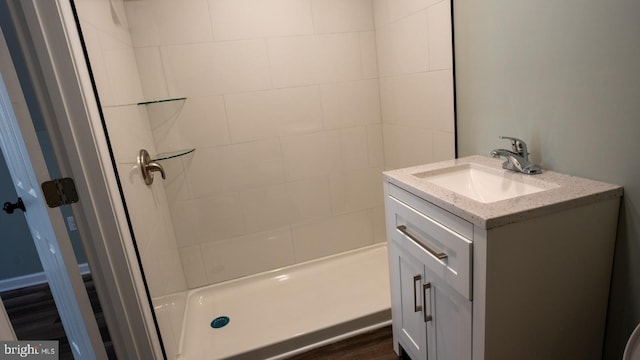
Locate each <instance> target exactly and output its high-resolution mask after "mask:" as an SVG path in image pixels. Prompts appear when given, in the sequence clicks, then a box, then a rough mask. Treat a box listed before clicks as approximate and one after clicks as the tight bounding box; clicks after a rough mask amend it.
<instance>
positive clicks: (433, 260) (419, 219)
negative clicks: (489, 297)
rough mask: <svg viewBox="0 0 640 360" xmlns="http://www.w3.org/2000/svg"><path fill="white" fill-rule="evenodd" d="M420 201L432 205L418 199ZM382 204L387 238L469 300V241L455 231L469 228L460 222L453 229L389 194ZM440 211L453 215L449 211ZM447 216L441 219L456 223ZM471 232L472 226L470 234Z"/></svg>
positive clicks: (470, 253)
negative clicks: (458, 226) (387, 218)
mask: <svg viewBox="0 0 640 360" xmlns="http://www.w3.org/2000/svg"><path fill="white" fill-rule="evenodd" d="M418 199H419V198H418ZM420 201H422V202H425V203H426V204H427V205H429V206H433V205H431V204H429V203H427V202H426V201H424V200H422V199H420ZM386 208H387V216H388V217H389V218H390V220H391V221H389V222H388V225H389V226H390V227H391V228H390V229H389V234H390V236H391V239H390V241H394V242H395V244H396V245H397V246H399V247H401V248H402V249H404V250H405V251H407V252H409V253H410V254H412V255H413V256H415V257H416V258H417V259H418V260H420V261H421V262H422V263H424V265H425V267H426V268H427V271H429V273H430V274H431V275H433V276H437V277H438V278H440V279H442V280H443V281H444V282H445V283H447V284H449V285H450V286H451V287H452V288H454V289H455V290H456V291H458V292H459V293H460V294H461V295H463V296H464V297H465V298H467V299H469V300H471V298H472V288H471V286H472V275H471V269H472V267H471V265H472V255H473V254H472V250H473V243H472V241H471V239H468V238H466V237H465V236H462V235H461V234H460V232H459V231H461V232H463V233H469V231H468V230H469V229H467V228H465V227H464V225H463V227H462V228H458V229H457V230H458V231H454V230H453V229H451V228H449V227H448V226H445V225H443V224H442V221H436V220H435V219H433V218H431V217H430V216H427V215H426V214H424V213H422V212H421V211H418V210H417V209H415V208H414V207H412V206H408V205H407V204H405V203H404V202H401V201H400V200H398V199H397V198H395V197H393V196H387V198H386ZM438 209H439V208H438ZM439 210H441V211H443V210H442V209H439ZM445 213H446V212H445ZM447 214H448V215H447ZM441 215H447V216H449V217H455V215H453V214H450V213H446V214H441ZM438 220H441V219H438ZM449 220H450V221H445V222H447V223H457V220H456V219H455V218H451V219H449ZM460 220H462V219H460ZM462 221H464V220H462ZM472 234H473V227H471V232H470V236H472Z"/></svg>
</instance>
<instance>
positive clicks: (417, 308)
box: [413, 275, 422, 312]
mask: <svg viewBox="0 0 640 360" xmlns="http://www.w3.org/2000/svg"><path fill="white" fill-rule="evenodd" d="M420 280H422V276H421V275H416V276H414V277H413V311H414V312H420V311H422V306H420V305H418V301H417V300H416V298H417V294H416V283H417V282H418V281H420Z"/></svg>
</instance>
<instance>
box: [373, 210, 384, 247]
mask: <svg viewBox="0 0 640 360" xmlns="http://www.w3.org/2000/svg"><path fill="white" fill-rule="evenodd" d="M371 214H372V218H373V242H375V243H383V242H386V241H387V228H386V221H385V213H384V205H381V206H376V207H374V208H373V209H372V212H371Z"/></svg>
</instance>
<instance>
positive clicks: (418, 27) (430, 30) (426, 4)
mask: <svg viewBox="0 0 640 360" xmlns="http://www.w3.org/2000/svg"><path fill="white" fill-rule="evenodd" d="M374 4H375V25H376V39H377V45H378V71H379V77H380V79H379V81H380V99H381V108H382V110H381V112H382V119H383V134H384V155H385V156H384V158H385V167H386V168H387V169H397V168H402V167H407V166H413V165H418V164H424V163H428V162H434V161H440V160H447V159H452V158H453V157H454V156H455V128H454V107H453V51H452V48H451V44H452V39H451V35H452V33H451V3H450V1H442V0H414V1H409V0H375V1H374Z"/></svg>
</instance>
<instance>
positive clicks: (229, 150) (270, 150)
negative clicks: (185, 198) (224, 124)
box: [185, 139, 284, 197]
mask: <svg viewBox="0 0 640 360" xmlns="http://www.w3.org/2000/svg"><path fill="white" fill-rule="evenodd" d="M185 168H186V176H187V181H188V184H189V189H190V190H191V192H192V195H193V196H194V197H201V196H207V195H210V194H215V193H218V192H226V191H231V190H243V189H246V188H249V187H256V186H265V185H270V184H277V183H282V182H284V169H283V159H282V153H281V150H280V143H279V142H278V140H277V139H267V140H261V141H254V142H248V143H241V144H235V145H229V146H222V147H213V148H202V149H196V151H195V152H194V154H193V159H192V161H190V162H189V163H186V164H185Z"/></svg>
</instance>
